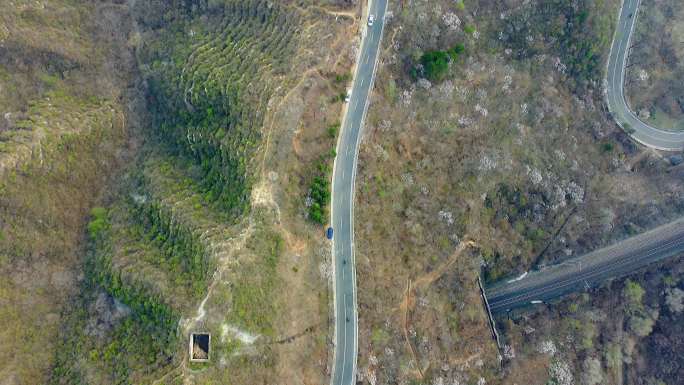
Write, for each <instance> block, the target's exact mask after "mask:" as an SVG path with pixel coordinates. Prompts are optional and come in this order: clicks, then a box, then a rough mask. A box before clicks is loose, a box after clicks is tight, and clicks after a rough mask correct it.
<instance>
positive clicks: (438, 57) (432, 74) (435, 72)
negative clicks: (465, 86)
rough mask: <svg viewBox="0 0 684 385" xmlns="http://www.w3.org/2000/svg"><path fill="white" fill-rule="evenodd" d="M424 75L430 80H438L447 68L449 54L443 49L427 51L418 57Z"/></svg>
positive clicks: (444, 75) (443, 76) (442, 76)
mask: <svg viewBox="0 0 684 385" xmlns="http://www.w3.org/2000/svg"><path fill="white" fill-rule="evenodd" d="M420 64H422V65H423V71H424V74H425V77H426V78H427V79H428V80H430V81H432V82H440V81H442V80H444V78H445V77H446V74H447V71H448V70H449V55H448V54H447V53H446V52H445V51H428V52H425V53H424V54H423V56H421V58H420Z"/></svg>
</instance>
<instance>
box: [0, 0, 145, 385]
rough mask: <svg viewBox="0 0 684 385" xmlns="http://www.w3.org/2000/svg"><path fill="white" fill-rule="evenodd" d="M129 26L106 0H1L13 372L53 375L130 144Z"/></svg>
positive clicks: (0, 81) (4, 300)
mask: <svg viewBox="0 0 684 385" xmlns="http://www.w3.org/2000/svg"><path fill="white" fill-rule="evenodd" d="M114 26H115V27H114ZM130 28H131V23H130V22H126V10H125V9H123V8H122V7H119V6H118V5H116V4H113V3H112V2H110V1H107V0H105V1H101V2H85V1H71V0H68V1H67V0H54V1H52V0H51V1H32V0H12V1H3V2H1V4H0V274H1V275H2V279H0V378H2V380H0V381H1V382H2V383H3V384H11V385H14V384H44V383H46V380H47V378H48V377H49V374H50V369H51V366H52V365H53V358H54V355H55V350H56V346H57V345H58V344H57V343H56V339H57V336H58V333H59V330H60V326H61V324H62V322H63V321H64V320H65V317H64V316H63V312H64V310H65V308H69V305H70V297H71V296H73V295H75V294H76V293H77V288H78V281H79V279H80V273H81V263H82V256H83V253H82V246H81V245H82V242H83V239H84V236H83V235H84V227H85V225H86V223H87V215H88V211H89V210H90V208H91V207H92V206H93V205H95V204H97V202H99V201H100V197H101V195H102V191H103V190H106V187H107V186H108V185H109V183H111V181H112V180H113V179H114V178H115V177H116V175H117V174H118V172H119V168H120V166H121V165H122V163H123V161H124V160H125V159H126V158H127V155H128V154H129V151H128V146H127V145H128V143H129V138H130V132H131V131H132V128H133V127H135V125H136V119H135V116H133V114H131V113H130V112H131V110H134V109H135V105H136V103H135V101H134V98H132V97H130V96H131V94H132V93H133V91H134V87H133V83H134V82H133V79H134V78H135V68H134V65H133V64H134V60H135V57H134V55H133V52H131V51H130V50H129V49H128V46H127V43H126V42H127V40H128V31H129V30H130ZM128 102H130V104H129V105H128V106H127V104H128ZM129 106H130V107H131V109H130V110H129V109H128V108H127V107H129Z"/></svg>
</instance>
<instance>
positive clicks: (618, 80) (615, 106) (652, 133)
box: [606, 0, 684, 151]
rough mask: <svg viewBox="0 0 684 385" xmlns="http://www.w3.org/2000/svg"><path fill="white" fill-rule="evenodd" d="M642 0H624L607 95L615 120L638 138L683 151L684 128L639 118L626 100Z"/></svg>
mask: <svg viewBox="0 0 684 385" xmlns="http://www.w3.org/2000/svg"><path fill="white" fill-rule="evenodd" d="M639 3H640V0H624V3H623V4H622V9H621V11H620V18H619V20H618V25H617V29H616V31H615V36H614V38H613V45H612V46H611V49H610V56H609V58H608V71H607V79H606V80H607V88H606V97H607V101H608V109H609V110H610V112H611V113H612V114H613V118H614V119H615V121H616V122H617V123H618V124H619V125H620V126H621V127H622V128H623V129H624V130H625V131H627V132H628V133H629V134H630V136H631V137H632V138H633V139H634V140H636V141H637V142H639V143H641V144H643V145H645V146H647V147H651V148H655V149H659V150H666V151H680V150H682V149H684V132H682V131H679V132H676V131H667V130H662V129H659V128H656V127H653V126H649V125H648V124H646V123H644V122H642V121H641V120H639V118H637V117H636V115H635V114H634V113H633V112H632V110H630V109H629V106H628V105H627V101H626V100H625V94H624V84H625V70H626V69H625V67H626V65H627V57H628V56H629V47H630V39H631V36H632V32H633V31H634V24H635V23H636V19H637V11H638V9H639Z"/></svg>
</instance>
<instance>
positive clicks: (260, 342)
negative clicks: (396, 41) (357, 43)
mask: <svg viewBox="0 0 684 385" xmlns="http://www.w3.org/2000/svg"><path fill="white" fill-rule="evenodd" d="M333 11H334V9H332V10H328V9H327V8H325V6H324V5H318V4H313V3H312V4H308V3H302V2H299V3H295V2H292V3H290V2H271V1H263V0H249V1H242V0H239V1H238V0H226V1H219V2H205V1H190V2H188V1H171V2H167V3H164V4H162V3H156V2H136V3H135V5H134V6H133V8H132V9H131V13H132V14H133V15H134V17H135V20H136V29H135V32H134V33H132V34H131V38H130V40H131V41H132V42H134V44H135V45H136V56H137V62H138V66H139V68H140V71H141V76H142V78H143V81H144V86H145V99H146V105H147V108H148V111H149V116H148V118H149V120H148V121H147V122H148V127H147V128H146V129H145V130H144V131H142V132H141V140H142V141H144V144H143V145H142V146H141V147H140V150H139V152H138V156H137V157H136V160H135V161H134V162H133V164H132V165H131V166H130V167H129V168H128V169H127V172H126V174H125V175H124V176H122V177H121V178H119V180H118V183H117V188H116V189H113V190H112V191H111V193H110V194H109V197H108V198H109V199H108V200H107V202H106V204H104V205H103V206H102V207H97V208H95V209H93V210H92V211H91V212H90V215H89V224H88V226H87V238H88V241H87V249H88V251H87V255H86V263H85V266H86V269H85V279H84V281H83V283H82V284H81V287H80V289H81V291H80V295H79V296H78V297H77V298H76V299H75V300H74V303H75V306H74V311H72V312H69V313H68V315H67V317H68V323H67V325H66V326H65V327H64V328H63V330H62V333H61V334H60V349H61V352H60V353H59V354H57V355H56V359H55V362H56V364H55V367H54V371H53V374H52V378H51V381H52V383H54V384H62V383H101V384H110V383H115V384H129V383H134V384H141V383H142V384H145V383H153V382H155V381H160V382H163V383H166V382H168V383H174V384H175V383H184V382H185V383H187V382H190V383H225V381H227V380H228V381H230V382H231V383H236V384H240V383H244V384H256V383H264V384H266V383H272V382H273V381H274V379H276V378H285V379H296V378H301V377H303V376H305V377H306V378H309V379H310V381H313V382H315V383H319V382H322V381H324V378H325V376H326V372H325V367H326V365H327V362H326V360H325V356H326V354H327V346H326V344H325V336H326V335H327V333H328V329H327V327H326V326H325V325H326V323H327V304H328V297H327V277H326V276H322V274H321V273H320V272H319V265H320V264H321V263H324V264H325V263H327V261H325V260H324V258H325V257H326V256H325V255H320V253H319V252H318V251H316V252H315V253H314V246H315V247H317V248H318V249H320V247H321V243H322V242H323V241H322V239H321V240H318V239H316V238H318V237H316V238H313V237H312V231H316V230H319V228H318V226H313V225H312V224H311V222H310V221H309V220H307V218H306V211H307V208H306V204H305V194H306V192H301V191H300V192H297V193H296V194H294V195H289V194H288V195H287V196H283V195H279V196H277V198H276V197H275V192H274V190H275V189H276V188H281V186H279V185H275V186H272V185H271V184H272V183H273V182H275V181H276V179H274V178H276V177H277V175H278V173H280V172H282V173H283V175H284V176H283V178H284V179H285V178H292V180H293V182H294V181H295V180H299V179H300V178H301V179H302V180H306V179H308V178H309V175H308V173H309V170H311V169H313V168H314V167H315V166H314V164H313V163H312V164H309V163H308V162H303V163H301V164H300V162H301V160H300V158H297V157H292V156H291V149H292V146H293V145H294V144H293V141H294V139H293V133H294V132H295V131H299V132H306V133H307V135H311V136H312V137H313V138H317V137H318V136H321V137H323V138H326V135H327V136H329V134H326V131H325V129H324V127H325V125H330V121H331V120H332V119H336V118H338V116H339V112H340V109H339V108H340V106H341V104H340V103H339V102H338V101H332V99H333V98H332V95H333V94H339V92H340V90H339V89H340V87H344V84H341V85H336V84H335V81H334V80H333V79H334V77H335V71H337V70H338V67H339V70H340V71H342V70H345V69H347V67H348V63H349V62H348V59H347V58H346V57H347V56H349V57H351V56H352V55H351V54H350V53H349V47H348V43H347V42H345V41H344V40H342V39H340V36H339V35H340V34H341V33H342V32H344V31H348V30H349V27H350V26H351V25H352V23H351V21H352V19H351V17H349V16H337V15H335V14H334V12H333ZM340 12H342V13H344V14H345V15H346V11H345V10H344V9H341V10H340ZM331 26H332V28H331ZM323 28H327V30H326V34H322V30H323ZM321 41H323V42H325V43H324V44H322V43H321ZM335 47H336V48H338V49H339V51H338V52H336V51H334V48H335ZM342 55H345V56H342ZM323 63H325V66H324V65H323ZM323 71H325V75H324V74H323ZM310 90H315V91H314V92H313V93H311V91H310ZM322 101H325V102H323V104H320V103H321V102H322ZM309 105H311V106H309ZM310 111H313V117H316V116H319V117H325V119H324V121H320V122H319V121H318V120H317V119H312V117H311V116H310V113H311V112H310ZM276 115H277V116H276ZM312 133H313V134H312ZM317 140H320V139H317ZM332 140H334V135H333V137H332V138H329V137H328V138H327V139H325V141H326V142H329V141H332ZM321 141H322V140H321ZM271 143H273V144H271ZM284 155H285V156H286V157H287V159H286V160H284V161H282V162H281V161H275V162H274V161H272V159H273V158H280V157H282V156H284ZM309 156H310V157H311V158H320V156H321V154H319V153H318V148H317V146H316V147H312V148H311V149H307V151H306V157H307V158H308V157H309ZM290 167H293V168H294V169H293V170H292V171H289V170H287V169H288V168H290ZM286 170H287V171H286ZM274 175H275V176H274ZM286 183H289V182H286ZM297 184H298V185H299V183H298V182H297ZM283 185H285V183H283ZM281 206H282V209H281ZM285 223H287V225H285ZM321 238H322V237H321ZM285 257H287V258H285ZM293 258H296V259H297V260H298V262H296V264H294V265H293V262H292V259H293ZM306 277H311V278H308V279H307V278H306ZM304 282H307V283H306V285H303V283H304ZM293 293H296V295H293ZM300 299H301V301H302V303H295V302H294V301H295V300H297V301H299V300H300ZM291 304H294V306H292V305H291ZM195 331H206V332H210V333H211V334H212V346H211V362H209V363H206V364H195V363H189V361H188V358H189V357H188V353H187V352H188V349H187V346H188V338H189V335H190V333H191V332H195ZM295 344H296V345H297V346H295ZM307 355H309V356H314V355H315V356H316V357H318V358H319V359H318V360H315V361H314V360H310V361H305V360H303V359H302V357H304V356H307ZM286 381H289V380H286ZM293 381H295V380H293Z"/></svg>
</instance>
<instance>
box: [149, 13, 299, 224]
mask: <svg viewBox="0 0 684 385" xmlns="http://www.w3.org/2000/svg"><path fill="white" fill-rule="evenodd" d="M198 7H199V8H200V10H201V11H204V12H201V11H196V12H194V13H191V15H193V16H191V17H190V18H189V19H188V20H185V21H184V22H182V28H183V31H182V32H177V33H167V32H166V30H165V31H164V32H162V33H156V32H154V33H153V37H152V38H151V40H150V41H149V43H148V44H146V46H145V48H144V50H143V53H142V54H141V60H142V61H143V62H144V63H146V64H147V65H148V66H149V67H148V68H149V69H148V71H147V75H148V82H149V90H150V98H151V99H152V103H151V105H152V108H153V110H154V117H155V127H156V129H157V131H156V134H157V135H158V137H159V138H160V139H161V140H162V141H164V142H165V143H168V144H169V146H170V147H171V148H172V150H173V151H175V152H176V153H178V154H180V155H182V156H186V157H188V158H190V159H192V160H193V161H194V162H195V163H196V164H197V165H198V166H200V168H201V176H200V178H199V179H200V180H201V183H200V184H201V187H202V190H203V192H204V193H205V195H206V197H207V199H208V200H209V201H212V202H216V203H217V205H218V206H219V207H221V208H222V209H224V210H226V211H228V212H230V213H231V214H233V215H239V214H240V213H241V212H243V210H244V209H245V208H246V207H247V204H248V197H249V189H250V185H251V183H252V182H251V179H252V178H250V177H249V176H248V175H247V172H248V169H249V162H250V160H251V159H252V157H253V154H254V151H255V149H256V148H257V146H258V144H259V142H260V137H261V135H260V130H261V127H262V125H263V121H264V114H265V112H266V107H267V103H268V100H269V99H270V97H271V95H272V92H273V90H274V88H275V87H276V86H278V85H279V84H280V79H279V78H281V77H282V76H283V75H284V74H285V73H286V72H287V70H288V69H289V65H290V58H291V57H292V54H293V53H294V51H295V50H296V45H297V41H298V40H297V34H298V29H299V22H300V20H299V15H298V13H297V12H296V11H293V10H290V9H288V7H286V6H283V5H280V4H279V3H274V2H267V1H228V2H226V3H225V5H222V6H221V7H217V8H210V7H207V6H201V5H200V6H198ZM198 14H199V15H201V16H197V15H198ZM179 24H180V23H179ZM179 27H180V25H179Z"/></svg>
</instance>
